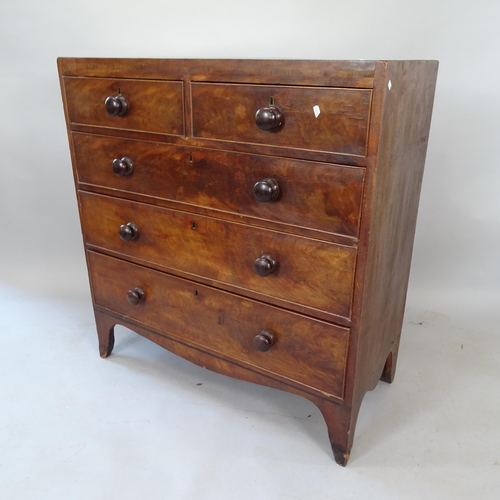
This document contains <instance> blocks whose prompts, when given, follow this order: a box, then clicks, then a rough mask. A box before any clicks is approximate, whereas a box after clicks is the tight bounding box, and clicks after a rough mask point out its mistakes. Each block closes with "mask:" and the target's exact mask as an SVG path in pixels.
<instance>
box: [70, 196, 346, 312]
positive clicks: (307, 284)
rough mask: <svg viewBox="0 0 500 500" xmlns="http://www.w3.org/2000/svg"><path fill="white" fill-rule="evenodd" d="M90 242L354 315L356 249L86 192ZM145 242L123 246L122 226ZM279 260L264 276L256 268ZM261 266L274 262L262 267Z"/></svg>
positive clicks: (85, 217)
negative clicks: (130, 227)
mask: <svg viewBox="0 0 500 500" xmlns="http://www.w3.org/2000/svg"><path fill="white" fill-rule="evenodd" d="M80 203H81V209H82V210H81V213H82V227H83V233H84V236H85V241H86V242H87V243H88V244H90V245H94V246H96V247H100V248H104V249H108V250H111V251H114V252H119V253H121V254H124V255H130V256H132V257H135V258H137V259H141V260H142V261H144V262H148V263H150V264H152V265H155V264H157V265H160V266H163V267H165V268H169V269H172V270H179V271H182V272H185V273H190V274H191V275H195V276H201V277H205V278H208V279H210V280H213V281H216V282H218V283H221V284H224V283H226V284H228V285H231V286H232V287H237V288H238V289H241V290H242V291H244V290H249V291H252V292H255V293H257V294H261V295H262V298H263V299H266V298H267V297H275V298H277V299H280V300H282V301H286V302H287V303H290V304H293V303H296V304H300V305H304V306H306V307H311V308H315V309H319V310H321V311H326V312H328V313H331V314H336V315H339V316H343V317H346V318H348V317H349V316H350V308H351V296H352V290H353V277H354V265H355V259H356V249H355V248H352V247H347V246H342V245H336V244H333V243H327V242H324V241H318V240H312V239H309V238H303V237H298V236H292V235H289V234H285V233H280V232H276V231H270V230H265V229H258V228H253V227H250V226H244V225H242V224H237V223H233V222H227V221H222V220H218V219H213V218H210V217H202V216H198V215H192V214H188V213H184V212H179V211H175V210H169V209H165V208H160V207H155V206H151V205H146V204H142V203H136V202H131V201H128V200H123V199H118V198H111V197H107V196H102V195H96V194H91V193H85V192H80ZM128 223H133V224H135V225H136V227H137V228H138V236H137V238H135V239H133V240H131V241H122V239H120V236H119V228H120V226H121V225H126V224H128ZM263 255H271V256H272V257H273V258H274V259H276V264H277V265H276V269H275V270H274V272H271V273H270V274H269V275H268V276H265V277H262V276H260V275H258V274H256V272H255V271H254V262H255V261H256V260H257V259H260V258H262V256H263ZM260 263H261V264H266V262H262V261H260Z"/></svg>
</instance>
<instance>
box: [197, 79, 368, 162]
mask: <svg viewBox="0 0 500 500" xmlns="http://www.w3.org/2000/svg"><path fill="white" fill-rule="evenodd" d="M191 94H192V107H193V135H194V137H200V138H206V139H217V140H225V141H237V142H247V143H255V144H266V145H271V146H280V147H290V148H297V149H306V150H314V151H324V152H331V153H341V154H350V155H357V156H365V155H366V146H367V140H368V121H369V116H370V105H371V90H365V89H339V88H318V87H287V86H272V85H234V84H215V83H192V84H191ZM266 109H267V110H268V109H273V110H276V109H277V110H278V111H279V112H280V114H281V119H280V120H279V122H274V124H275V125H277V124H278V123H281V124H280V125H279V126H277V127H276V128H271V129H268V130H261V129H260V128H259V127H258V126H257V124H256V113H257V112H258V111H259V113H260V116H261V118H262V119H264V118H265V114H266V113H267V116H268V117H269V113H268V112H267V111H266ZM265 122H267V125H266V123H264V125H266V126H271V125H272V122H269V121H268V120H265Z"/></svg>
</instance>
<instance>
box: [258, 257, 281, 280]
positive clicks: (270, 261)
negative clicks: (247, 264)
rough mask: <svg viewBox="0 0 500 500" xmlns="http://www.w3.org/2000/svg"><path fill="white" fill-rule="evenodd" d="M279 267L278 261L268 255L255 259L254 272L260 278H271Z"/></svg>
mask: <svg viewBox="0 0 500 500" xmlns="http://www.w3.org/2000/svg"><path fill="white" fill-rule="evenodd" d="M277 265H278V262H277V261H276V259H275V258H274V257H273V256H272V255H269V254H268V253H266V254H264V255H262V257H259V258H258V259H255V262H254V263H253V270H254V271H255V272H256V273H257V274H258V275H259V276H262V277H264V276H269V275H270V274H271V273H273V272H274V271H275V270H276V266H277Z"/></svg>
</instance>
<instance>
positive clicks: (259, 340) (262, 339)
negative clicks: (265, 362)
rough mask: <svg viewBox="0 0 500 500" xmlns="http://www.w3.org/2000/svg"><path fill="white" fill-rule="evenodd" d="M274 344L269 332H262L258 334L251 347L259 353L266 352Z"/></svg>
mask: <svg viewBox="0 0 500 500" xmlns="http://www.w3.org/2000/svg"><path fill="white" fill-rule="evenodd" d="M275 343H276V339H275V338H274V335H273V334H272V333H271V332H267V331H266V330H262V331H261V332H260V333H258V334H257V335H256V336H255V337H254V339H253V345H254V347H255V349H257V350H258V351H260V352H266V351H269V349H271V347H272V346H273V345H274V344H275Z"/></svg>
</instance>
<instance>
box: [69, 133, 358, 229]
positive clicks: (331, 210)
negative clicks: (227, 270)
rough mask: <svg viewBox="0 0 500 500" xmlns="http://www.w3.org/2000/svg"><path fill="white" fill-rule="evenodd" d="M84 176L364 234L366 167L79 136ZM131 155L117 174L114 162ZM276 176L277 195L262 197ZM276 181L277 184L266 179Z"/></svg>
mask: <svg viewBox="0 0 500 500" xmlns="http://www.w3.org/2000/svg"><path fill="white" fill-rule="evenodd" d="M73 143H74V146H75V156H76V164H77V170H78V180H79V182H82V183H88V184H94V185H98V186H105V187H108V188H112V189H117V190H121V191H128V192H133V193H138V194H142V195H149V196H154V197H158V198H165V199H168V200H172V201H176V202H181V203H186V204H190V205H196V206H201V207H207V208H212V209H215V210H220V211H224V212H231V213H234V214H244V215H248V216H251V217H257V218H259V219H266V220H269V221H273V222H281V223H283V224H287V225H291V226H301V227H306V228H313V229H318V230H320V231H325V232H327V233H337V234H342V235H347V236H353V237H356V236H357V235H358V228H359V219H360V206H361V193H362V188H363V177H364V169H362V168H356V167H342V166H339V165H326V164H321V163H313V162H305V161H298V160H287V159H280V158H275V159H273V158H270V157H263V156H256V155H247V154H234V153H226V152H220V151H207V150H193V149H190V148H183V147H176V146H172V145H168V144H158V143H151V142H143V141H133V140H127V139H115V138H107V137H98V136H92V135H87V134H80V133H75V134H73ZM123 157H127V158H130V160H131V161H132V164H133V171H132V172H131V174H130V175H122V176H117V175H115V174H114V172H113V168H112V164H113V160H114V159H115V158H116V159H119V160H120V159H121V158H123ZM266 179H272V180H274V181H276V183H277V186H278V196H277V198H276V199H275V200H270V201H264V202H263V201H258V200H257V199H256V196H255V193H254V185H255V184H256V183H257V182H261V181H264V180H266ZM264 184H265V185H266V186H268V185H270V184H269V181H266V182H265V183H264Z"/></svg>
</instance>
